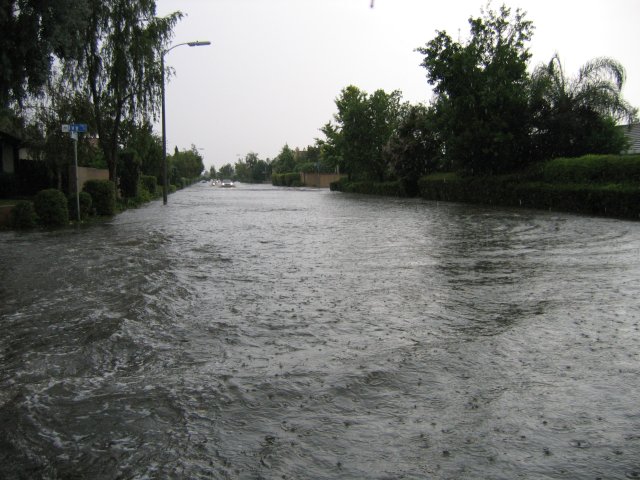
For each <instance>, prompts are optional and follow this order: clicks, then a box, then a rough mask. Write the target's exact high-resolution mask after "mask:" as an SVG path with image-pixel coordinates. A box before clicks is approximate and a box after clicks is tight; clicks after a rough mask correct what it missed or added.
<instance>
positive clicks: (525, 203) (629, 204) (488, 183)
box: [419, 174, 640, 219]
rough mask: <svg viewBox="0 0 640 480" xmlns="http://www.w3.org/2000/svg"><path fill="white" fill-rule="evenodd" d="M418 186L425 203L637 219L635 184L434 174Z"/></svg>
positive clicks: (639, 194) (639, 200) (639, 202)
mask: <svg viewBox="0 0 640 480" xmlns="http://www.w3.org/2000/svg"><path fill="white" fill-rule="evenodd" d="M419 185H420V195H421V196H422V197H423V198H425V199H427V200H439V201H449V202H467V203H480V204H487V205H505V206H522V207H529V208H539V209H548V210H555V211H568V212H576V213H585V214H591V215H606V216H612V217H622V218H635V219H638V218H640V186H639V185H638V184H635V185H634V184H616V183H606V184H605V183H601V184H598V183H549V182H542V181H536V180H527V179H524V178H521V177H517V176H513V175H510V176H507V175H501V176H491V177H459V176H457V175H456V174H436V175H429V176H426V177H423V178H421V179H420V182H419Z"/></svg>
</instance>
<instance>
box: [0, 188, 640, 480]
mask: <svg viewBox="0 0 640 480" xmlns="http://www.w3.org/2000/svg"><path fill="white" fill-rule="evenodd" d="M639 292H640V223H637V222H628V221H620V220H612V219H602V218H591V217H583V216H573V215H568V214H558V213H549V212H540V211H527V210H515V209H499V208H485V207H478V206H469V205H460V204H446V203H440V204H438V203H435V202H425V201H420V200H400V199H391V198H378V197H368V196H352V195H347V194H341V193H334V192H329V191H326V190H288V189H278V188H274V187H271V186H247V185H240V186H238V187H236V188H235V189H222V188H213V187H210V186H208V185H205V184H199V185H196V186H194V187H191V188H189V189H186V190H183V191H179V192H177V193H175V194H173V195H171V196H170V197H169V204H168V205H167V206H163V205H162V203H161V202H154V203H152V204H150V205H148V206H146V207H144V208H141V209H138V210H131V211H127V212H125V213H123V214H121V215H118V216H117V217H115V218H113V219H112V220H110V221H108V222H106V223H102V224H97V225H91V226H86V227H82V228H78V229H73V228H71V229H65V230H56V231H36V232H31V233H15V232H3V233H0V328H1V329H2V334H1V336H0V478H7V479H13V478H17V479H22V478H25V479H27V478H28V479H34V478H46V479H69V478H71V479H74V478H78V479H79V478H83V479H84V478H90V479H147V478H148V479H156V478H159V479H160V478H172V479H173V478H175V479H182V478H189V479H200V478H203V479H204V478H212V479H276V478H277V479H281V478H287V479H365V478H366V479H516V478H523V479H596V478H603V479H636V478H640V375H639V373H640V371H639V370H640V368H639V367H640V331H639V322H640V302H639V301H638V293H639Z"/></svg>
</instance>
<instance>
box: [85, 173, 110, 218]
mask: <svg viewBox="0 0 640 480" xmlns="http://www.w3.org/2000/svg"><path fill="white" fill-rule="evenodd" d="M83 191H85V192H87V193H88V194H89V195H91V200H92V202H93V208H94V209H95V212H96V214H97V215H115V213H116V186H115V184H114V183H113V182H112V181H110V180H88V181H87V182H86V183H85V184H84V188H83Z"/></svg>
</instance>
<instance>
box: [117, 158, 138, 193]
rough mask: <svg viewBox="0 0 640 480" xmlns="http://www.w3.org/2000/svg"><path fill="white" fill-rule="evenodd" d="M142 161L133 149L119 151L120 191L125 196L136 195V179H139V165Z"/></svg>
mask: <svg viewBox="0 0 640 480" xmlns="http://www.w3.org/2000/svg"><path fill="white" fill-rule="evenodd" d="M141 164H142V162H141V161H140V158H139V157H138V154H137V152H135V151H134V150H125V151H123V152H121V153H120V155H119V161H118V171H119V172H120V191H121V192H122V196H123V197H126V198H131V197H136V196H137V195H138V181H139V180H140V166H141Z"/></svg>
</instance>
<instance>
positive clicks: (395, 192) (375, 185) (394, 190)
mask: <svg viewBox="0 0 640 480" xmlns="http://www.w3.org/2000/svg"><path fill="white" fill-rule="evenodd" d="M329 189H330V190H333V191H338V192H345V193H361V194H366V195H385V196H389V197H406V196H407V194H406V192H405V190H404V188H403V187H402V183H401V182H400V181H399V180H396V181H393V182H350V181H349V180H347V179H346V178H342V179H340V180H338V181H337V182H331V184H330V185H329Z"/></svg>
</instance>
